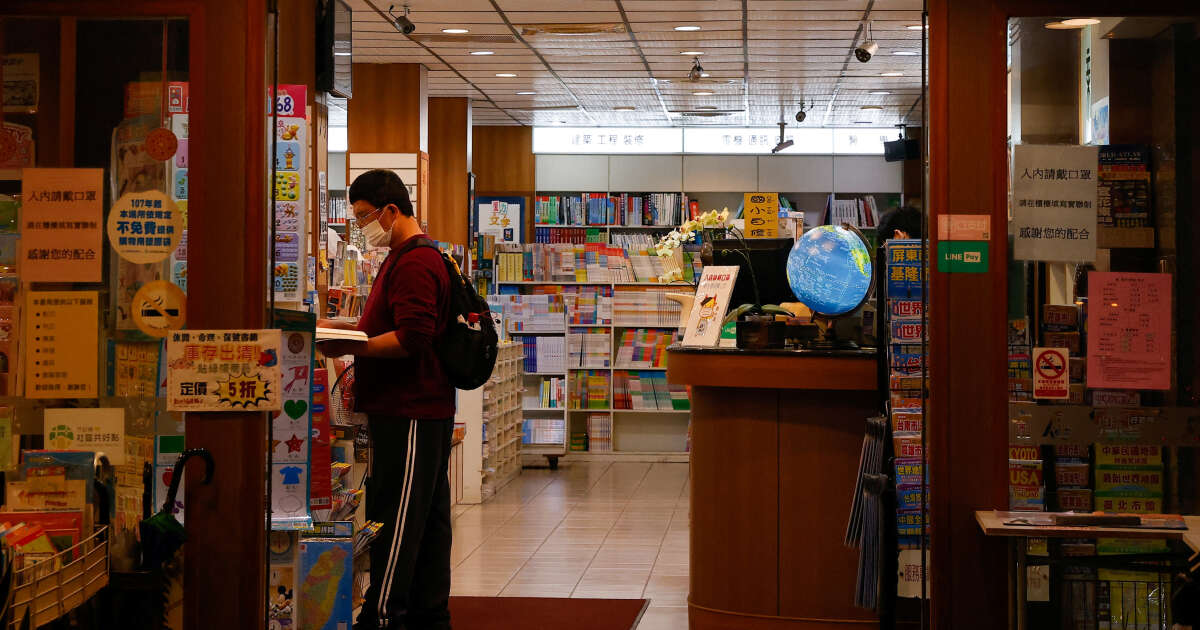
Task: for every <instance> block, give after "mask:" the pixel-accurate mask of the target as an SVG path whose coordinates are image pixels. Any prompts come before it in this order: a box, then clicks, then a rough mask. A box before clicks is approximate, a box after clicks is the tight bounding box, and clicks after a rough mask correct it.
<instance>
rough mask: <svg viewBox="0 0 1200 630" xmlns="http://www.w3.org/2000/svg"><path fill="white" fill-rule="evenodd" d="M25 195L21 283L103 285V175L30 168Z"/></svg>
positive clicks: (96, 170) (99, 171)
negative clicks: (101, 255)
mask: <svg viewBox="0 0 1200 630" xmlns="http://www.w3.org/2000/svg"><path fill="white" fill-rule="evenodd" d="M21 195H22V198H21V250H22V251H23V252H24V253H23V255H22V256H21V258H22V260H21V281H22V282H100V281H101V280H102V277H101V269H100V268H101V265H100V251H101V250H100V247H101V245H102V243H103V237H102V236H101V234H100V227H101V221H103V219H104V170H103V169H99V168H27V169H25V170H24V171H23V172H22V180H21Z"/></svg>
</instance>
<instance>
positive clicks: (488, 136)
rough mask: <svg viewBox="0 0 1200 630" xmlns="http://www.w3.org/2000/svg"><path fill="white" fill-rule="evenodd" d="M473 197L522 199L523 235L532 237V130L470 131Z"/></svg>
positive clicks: (492, 128)
mask: <svg viewBox="0 0 1200 630" xmlns="http://www.w3.org/2000/svg"><path fill="white" fill-rule="evenodd" d="M471 138H472V139H471V167H472V170H473V171H474V173H475V196H476V197H483V196H487V195H494V196H499V197H524V198H525V233H526V234H533V209H532V208H531V205H532V201H533V192H534V190H533V189H534V165H535V161H534V159H533V128H532V127H501V126H481V127H474V128H472V129H471Z"/></svg>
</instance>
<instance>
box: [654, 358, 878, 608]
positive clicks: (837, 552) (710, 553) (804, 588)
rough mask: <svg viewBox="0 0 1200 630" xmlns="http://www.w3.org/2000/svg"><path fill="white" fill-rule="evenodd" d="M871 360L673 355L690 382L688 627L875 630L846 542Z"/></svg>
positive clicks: (874, 395)
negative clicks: (860, 601)
mask: <svg viewBox="0 0 1200 630" xmlns="http://www.w3.org/2000/svg"><path fill="white" fill-rule="evenodd" d="M875 361H876V359H875V355H874V354H873V353H867V352H859V353H853V354H849V355H846V354H843V355H836V354H834V353H826V354H818V353H801V352H784V351H762V352H757V351H736V350H719V349H712V350H695V349H687V348H672V349H671V350H670V359H669V361H668V362H667V365H668V368H667V380H668V381H670V382H672V383H678V384H684V385H690V386H691V394H692V427H691V435H692V448H691V582H690V594H689V597H688V608H689V614H688V617H689V625H690V628H691V629H692V630H710V629H712V630H716V629H718V628H720V629H722V630H730V629H776V628H806V629H813V630H817V629H835V628H837V629H843V628H877V627H878V626H879V622H878V618H877V617H876V616H875V614H874V613H873V612H872V611H869V610H863V609H860V608H856V607H855V606H854V604H853V602H854V586H855V579H856V576H857V571H858V553H857V551H855V550H853V549H850V548H848V547H846V546H844V545H843V544H842V540H843V538H844V534H845V529H846V521H847V519H848V518H849V515H850V501H851V495H852V494H853V492H854V484H855V476H856V474H857V470H858V458H859V452H860V450H861V447H862V440H863V429H864V426H865V420H866V418H868V417H870V416H872V415H875V414H876V413H878V409H879V393H878V391H877V387H876V364H875Z"/></svg>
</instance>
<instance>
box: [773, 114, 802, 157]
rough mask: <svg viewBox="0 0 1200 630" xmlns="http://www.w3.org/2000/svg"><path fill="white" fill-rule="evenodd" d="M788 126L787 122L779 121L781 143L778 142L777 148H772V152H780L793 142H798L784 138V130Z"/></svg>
mask: <svg viewBox="0 0 1200 630" xmlns="http://www.w3.org/2000/svg"><path fill="white" fill-rule="evenodd" d="M786 128H787V123H786V122H784V121H782V120H781V121H779V144H776V145H775V148H774V149H771V153H779V152H780V151H782V150H784V149H787V148H790V147H791V146H792V145H793V144H796V143H795V142H794V141H792V140H784V139H783V130H784V129H786Z"/></svg>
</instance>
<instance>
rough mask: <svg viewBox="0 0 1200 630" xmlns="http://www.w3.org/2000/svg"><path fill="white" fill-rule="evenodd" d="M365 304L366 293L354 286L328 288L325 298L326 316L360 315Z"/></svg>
mask: <svg viewBox="0 0 1200 630" xmlns="http://www.w3.org/2000/svg"><path fill="white" fill-rule="evenodd" d="M366 304H367V293H366V292H360V291H359V290H358V289H357V288H355V287H343V288H340V289H334V288H331V289H329V293H328V294H327V296H326V298H325V316H326V317H330V318H333V317H343V318H345V317H360V316H362V312H363V307H364V306H366Z"/></svg>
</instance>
